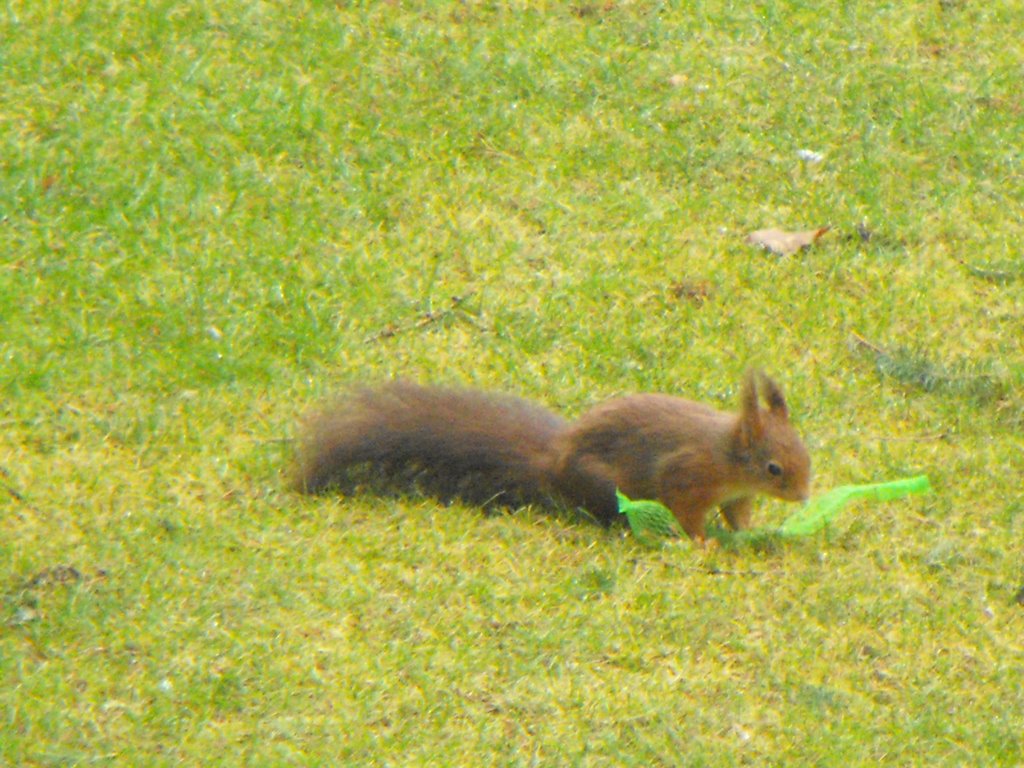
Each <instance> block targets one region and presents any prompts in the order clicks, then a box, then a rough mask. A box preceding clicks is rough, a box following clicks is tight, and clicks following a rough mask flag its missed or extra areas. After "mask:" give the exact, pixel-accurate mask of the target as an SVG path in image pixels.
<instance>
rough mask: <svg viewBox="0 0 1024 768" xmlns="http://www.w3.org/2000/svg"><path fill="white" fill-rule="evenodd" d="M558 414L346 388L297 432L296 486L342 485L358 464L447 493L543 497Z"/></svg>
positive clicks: (503, 403) (469, 399)
mask: <svg viewBox="0 0 1024 768" xmlns="http://www.w3.org/2000/svg"><path fill="white" fill-rule="evenodd" d="M567 427H568V423H567V422H566V421H565V420H564V419H562V418H561V417H560V416H558V415H556V414H554V413H552V412H550V411H548V410H547V409H545V408H542V407H541V406H538V405H535V404H533V403H530V402H528V401H526V400H521V399H520V398H517V397H512V396H509V395H496V394H489V393H483V392H477V391H474V390H464V389H446V388H441V387H424V386H420V385H417V384H411V383H408V382H401V381H398V382H393V383H389V384H385V385H383V386H381V387H378V388H363V389H357V390H355V391H353V392H350V393H349V394H348V395H347V396H345V397H343V398H341V399H340V400H338V401H337V402H336V403H334V404H333V405H331V406H329V407H327V408H326V409H324V410H322V411H320V412H319V413H317V414H314V415H313V416H312V417H311V418H310V419H309V420H308V421H307V422H306V424H305V427H304V430H303V434H302V435H301V436H300V449H299V454H298V462H297V471H296V477H295V485H296V487H297V488H298V489H299V490H301V491H305V492H308V493H314V492H317V491H321V490H324V489H326V488H328V487H330V486H335V485H341V486H344V485H345V484H346V482H347V481H349V480H350V479H351V478H350V470H352V469H353V468H355V467H357V466H359V465H368V466H370V467H372V468H374V469H378V470H382V471H383V473H384V474H385V475H386V476H387V478H388V479H391V480H394V479H395V478H396V477H397V476H398V475H400V474H401V472H403V471H404V472H407V473H412V475H413V476H414V477H415V482H416V483H418V484H426V485H427V486H428V488H429V490H430V491H431V492H433V493H437V494H439V495H442V496H447V497H454V496H458V497H462V498H466V499H467V500H469V501H472V502H476V503H480V502H484V501H496V502H499V503H505V504H519V503H524V502H529V501H533V500H536V499H538V498H541V497H543V496H545V495H547V494H549V493H550V492H551V490H552V489H551V487H550V485H551V473H552V469H551V467H552V464H553V462H554V458H553V445H554V443H555V440H556V438H557V437H558V436H559V435H561V434H562V433H563V432H564V431H565V430H566V429H567Z"/></svg>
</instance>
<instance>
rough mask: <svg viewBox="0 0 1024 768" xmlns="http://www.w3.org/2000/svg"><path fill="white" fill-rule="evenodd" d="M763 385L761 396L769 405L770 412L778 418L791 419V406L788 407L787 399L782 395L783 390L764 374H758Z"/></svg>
mask: <svg viewBox="0 0 1024 768" xmlns="http://www.w3.org/2000/svg"><path fill="white" fill-rule="evenodd" d="M758 378H759V381H760V384H761V396H762V397H763V398H764V401H765V403H767V405H768V410H769V411H770V412H771V413H773V414H775V415H776V416H781V417H782V418H784V419H788V418H789V406H787V405H786V398H785V396H784V395H783V394H782V388H781V387H780V386H779V385H778V384H776V383H775V382H774V381H773V380H772V379H770V378H769V377H768V376H766V375H765V374H763V373H759V374H758Z"/></svg>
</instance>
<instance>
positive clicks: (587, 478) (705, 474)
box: [295, 373, 810, 539]
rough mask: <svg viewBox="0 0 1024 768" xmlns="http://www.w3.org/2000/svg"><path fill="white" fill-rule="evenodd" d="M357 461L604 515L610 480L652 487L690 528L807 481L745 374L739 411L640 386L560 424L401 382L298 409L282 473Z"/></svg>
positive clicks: (464, 491) (768, 396)
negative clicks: (298, 440)
mask: <svg viewBox="0 0 1024 768" xmlns="http://www.w3.org/2000/svg"><path fill="white" fill-rule="evenodd" d="M759 394H760V398H759ZM759 399H763V400H764V401H765V404H766V405H767V408H762V407H761V405H760V403H759ZM359 465H369V466H372V467H376V468H377V469H378V470H380V472H381V473H382V474H383V476H384V478H385V480H387V479H397V478H399V477H400V476H403V474H404V473H409V472H410V471H411V472H412V473H414V474H415V475H416V476H417V478H418V479H419V480H422V481H423V484H425V485H426V487H427V489H428V490H430V491H431V492H433V493H436V494H438V495H441V496H444V497H449V496H461V497H464V498H468V499H470V500H471V501H476V502H479V503H483V502H486V501H497V502H500V503H505V504H512V505H514V504H519V503H523V502H530V501H538V500H543V499H545V498H548V497H551V496H554V497H559V498H561V499H563V500H564V501H567V502H568V503H570V504H573V505H576V506H580V507H583V508H585V509H587V510H589V511H590V512H591V513H592V514H593V515H594V516H595V517H597V518H598V519H599V520H601V521H602V522H605V523H610V522H612V521H614V520H615V519H617V518H618V505H617V502H616V497H615V490H616V488H618V489H620V490H622V492H623V493H625V494H626V495H627V496H630V497H631V498H635V499H659V500H660V501H661V502H662V503H664V504H665V505H666V506H668V507H669V508H670V509H671V510H672V512H673V514H674V515H675V516H676V518H677V519H678V520H679V522H680V524H681V525H682V526H683V528H684V529H685V530H686V532H687V533H688V534H689V535H690V536H692V537H694V538H698V539H699V538H702V537H703V535H704V525H705V521H706V517H707V514H708V512H709V510H711V509H712V508H714V507H716V506H718V507H721V509H722V513H723V516H724V517H725V520H726V522H727V523H728V524H729V525H730V526H731V527H733V528H736V529H742V528H746V527H747V526H748V525H749V522H750V513H751V508H752V497H753V496H754V495H755V494H757V493H764V494H768V495H771V496H775V497H778V498H782V499H787V500H800V499H804V498H806V497H807V493H808V485H809V481H810V459H809V457H808V455H807V451H806V449H805V448H804V446H803V443H802V442H801V440H800V438H799V436H798V435H797V433H796V431H795V430H794V429H793V428H792V426H791V425H790V423H789V412H788V408H787V406H786V401H785V398H784V397H783V395H782V391H781V389H780V388H779V387H778V385H777V384H775V382H773V381H772V380H771V379H769V378H768V377H767V376H764V375H763V374H755V373H750V374H748V375H747V377H746V379H745V380H744V386H743V393H742V396H741V410H740V413H739V414H730V413H723V412H721V411H717V410H715V409H713V408H710V407H708V406H706V405H702V404H700V403H695V402H692V401H689V400H684V399H682V398H677V397H670V396H668V395H656V394H647V395H633V396H629V397H623V398H618V399H615V400H611V401H609V402H606V403H604V404H602V405H599V406H597V407H596V408H594V409H593V410H591V411H589V412H587V413H585V414H584V415H583V416H582V417H581V418H580V419H578V420H577V421H576V422H573V423H571V424H570V423H569V422H567V421H565V420H564V419H562V418H561V417H560V416H557V415H555V414H553V413H551V412H550V411H548V410H546V409H545V408H542V407H541V406H538V405H535V404H533V403H530V402H528V401H525V400H521V399H519V398H516V397H512V396H509V395H496V394H488V393H483V392H478V391H474V390H460V389H444V388H438V387H423V386H419V385H416V384H410V383H406V382H395V383H391V384H386V385H383V386H381V387H379V388H376V389H360V390H356V391H355V392H353V393H351V394H350V395H349V396H348V397H346V398H344V399H342V400H340V401H338V402H337V403H336V404H334V405H333V406H330V407H328V408H326V409H324V410H323V411H321V412H320V413H318V414H315V415H314V416H313V417H312V418H311V419H309V420H308V421H307V423H306V426H305V429H304V436H303V440H302V447H301V449H300V453H299V457H298V462H297V472H296V479H295V484H296V486H297V487H298V488H299V489H300V490H302V491H306V492H316V491H320V490H323V489H325V488H327V487H329V486H332V485H341V484H344V483H345V482H346V481H347V480H350V479H351V477H352V470H353V469H354V468H355V467H357V466H359Z"/></svg>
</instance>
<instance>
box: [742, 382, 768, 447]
mask: <svg viewBox="0 0 1024 768" xmlns="http://www.w3.org/2000/svg"><path fill="white" fill-rule="evenodd" d="M758 375H762V376H763V374H758V372H756V371H754V370H753V369H751V370H749V371H747V373H746V375H745V376H744V377H743V390H742V392H741V394H740V423H739V434H738V437H739V442H740V446H741V447H742V448H744V449H746V448H750V447H751V446H752V445H753V444H754V443H756V442H757V441H758V440H760V439H761V436H762V435H763V434H764V420H763V419H762V418H761V406H760V405H758V402H757V383H756V380H755V379H756V377H757V376H758Z"/></svg>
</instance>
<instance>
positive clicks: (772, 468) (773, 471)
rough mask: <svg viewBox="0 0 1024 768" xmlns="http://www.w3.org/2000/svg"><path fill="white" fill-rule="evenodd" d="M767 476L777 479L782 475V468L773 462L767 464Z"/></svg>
mask: <svg viewBox="0 0 1024 768" xmlns="http://www.w3.org/2000/svg"><path fill="white" fill-rule="evenodd" d="M768 474H769V475H774V476H775V477H778V476H779V475H781V474H782V466H781V465H780V464H778V463H776V462H774V461H769V462H768Z"/></svg>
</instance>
